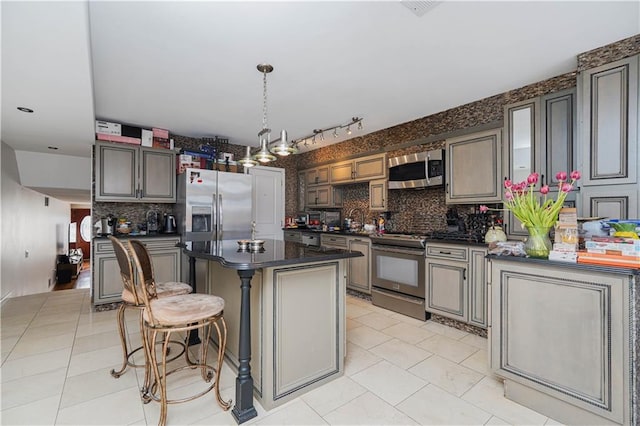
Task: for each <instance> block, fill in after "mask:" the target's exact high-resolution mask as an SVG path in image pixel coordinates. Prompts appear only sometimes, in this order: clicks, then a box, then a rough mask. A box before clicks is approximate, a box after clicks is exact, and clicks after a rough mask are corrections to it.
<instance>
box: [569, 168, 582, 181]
mask: <svg viewBox="0 0 640 426" xmlns="http://www.w3.org/2000/svg"><path fill="white" fill-rule="evenodd" d="M571 179H573V180H578V179H580V172H579V171H577V170H574V171H572V172H571Z"/></svg>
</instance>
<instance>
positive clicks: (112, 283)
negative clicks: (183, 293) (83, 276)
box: [91, 236, 181, 305]
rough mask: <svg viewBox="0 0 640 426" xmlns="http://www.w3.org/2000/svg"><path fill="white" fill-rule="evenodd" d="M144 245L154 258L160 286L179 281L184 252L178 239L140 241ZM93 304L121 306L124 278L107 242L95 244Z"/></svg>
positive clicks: (101, 240)
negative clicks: (115, 304) (181, 257)
mask: <svg viewBox="0 0 640 426" xmlns="http://www.w3.org/2000/svg"><path fill="white" fill-rule="evenodd" d="M137 239H140V240H141V241H143V242H144V244H145V246H146V247H147V249H148V250H149V254H150V255H151V261H152V262H153V273H154V277H155V279H156V281H157V282H167V281H180V256H181V249H180V248H179V247H176V244H178V243H179V242H180V238H179V237H153V238H149V237H142V236H141V237H137ZM92 253H93V266H92V284H91V285H92V300H93V304H94V305H99V304H103V303H112V302H119V301H120V300H121V295H122V278H121V277H120V267H119V266H118V261H117V259H116V255H115V252H114V250H113V245H112V244H111V241H109V240H108V239H103V238H100V239H95V240H94V241H93V249H92Z"/></svg>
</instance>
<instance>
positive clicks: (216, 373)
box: [127, 240, 231, 425]
mask: <svg viewBox="0 0 640 426" xmlns="http://www.w3.org/2000/svg"><path fill="white" fill-rule="evenodd" d="M127 243H128V245H129V247H130V252H131V254H132V257H133V260H134V262H135V265H136V270H137V271H138V279H137V281H136V286H139V290H140V291H139V292H140V293H141V294H142V297H143V299H144V305H145V309H144V311H143V330H144V332H143V334H142V336H143V342H144V348H145V353H146V355H147V361H146V368H147V369H151V370H152V372H153V377H154V382H153V383H152V384H151V383H150V382H149V383H147V384H145V388H146V391H145V392H144V394H143V400H145V401H151V400H154V401H158V402H160V420H159V422H158V424H159V425H165V424H166V422H167V405H168V404H177V403H181V402H186V401H191V400H193V399H196V398H198V397H200V396H202V395H204V394H206V393H207V392H209V391H211V390H213V391H214V392H215V395H216V400H217V402H218V405H220V407H221V408H222V409H223V410H225V411H226V410H228V409H229V408H231V401H224V400H223V399H222V397H221V395H220V372H221V370H222V362H223V358H224V350H225V347H226V340H227V326H226V323H225V321H224V317H223V312H224V299H222V298H221V297H218V296H213V295H209V294H193V293H192V294H183V295H178V296H173V297H165V298H159V297H158V295H157V291H156V286H155V283H154V281H153V277H152V275H151V276H148V275H145V272H144V271H148V270H149V267H148V264H150V262H151V258H150V257H149V253H148V252H147V250H146V248H145V247H144V245H143V244H142V243H140V241H137V240H130V241H128V242H127ZM212 327H215V329H216V333H217V336H218V353H217V357H216V363H215V366H212V365H209V364H207V352H208V348H209V342H210V337H211V331H212ZM194 329H200V330H202V343H201V348H200V349H201V350H200V357H199V359H198V360H196V361H191V360H190V359H189V358H188V356H187V364H186V365H184V366H181V367H177V368H174V369H172V370H169V369H167V362H168V359H167V353H166V352H167V349H168V345H169V343H170V341H171V335H172V334H174V333H177V332H183V333H186V334H187V335H188V332H189V331H190V330H194ZM161 335H162V337H160V336H161ZM159 341H162V350H161V351H160V354H161V355H160V359H158V354H157V351H156V350H155V347H156V343H158V342H159ZM181 370H200V375H201V377H202V379H203V380H204V381H205V382H207V383H209V382H211V381H212V380H213V382H212V383H211V385H210V386H208V387H207V388H206V389H205V390H204V391H202V392H199V393H197V394H195V395H192V396H189V397H185V398H181V399H170V398H169V397H168V396H167V379H168V377H169V376H170V375H171V374H173V373H175V372H177V371H181ZM148 376H150V375H148Z"/></svg>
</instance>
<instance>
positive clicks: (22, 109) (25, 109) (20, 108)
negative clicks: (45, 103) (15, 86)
mask: <svg viewBox="0 0 640 426" xmlns="http://www.w3.org/2000/svg"><path fill="white" fill-rule="evenodd" d="M18 111H22V112H28V113H32V112H33V110H32V109H31V108H27V107H18Z"/></svg>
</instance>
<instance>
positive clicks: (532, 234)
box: [524, 226, 553, 259]
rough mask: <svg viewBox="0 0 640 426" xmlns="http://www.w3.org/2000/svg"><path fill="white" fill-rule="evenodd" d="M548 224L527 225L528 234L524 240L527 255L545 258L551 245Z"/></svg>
mask: <svg viewBox="0 0 640 426" xmlns="http://www.w3.org/2000/svg"><path fill="white" fill-rule="evenodd" d="M550 229H551V228H550V227H548V226H527V231H528V232H529V236H528V237H527V239H526V240H525V242H524V251H525V252H526V253H527V256H529V257H535V258H538V259H547V258H548V257H549V252H550V251H551V248H552V247H553V245H552V244H551V239H550V238H549V230H550Z"/></svg>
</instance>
